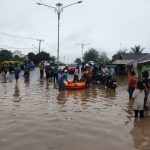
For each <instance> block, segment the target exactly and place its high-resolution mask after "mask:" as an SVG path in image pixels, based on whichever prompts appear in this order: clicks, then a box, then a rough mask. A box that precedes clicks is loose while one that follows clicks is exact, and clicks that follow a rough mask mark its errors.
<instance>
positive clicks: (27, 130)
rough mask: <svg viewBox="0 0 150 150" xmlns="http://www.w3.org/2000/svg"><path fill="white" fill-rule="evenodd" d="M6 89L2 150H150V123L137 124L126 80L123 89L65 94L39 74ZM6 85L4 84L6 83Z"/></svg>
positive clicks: (0, 106) (0, 116)
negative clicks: (43, 79)
mask: <svg viewBox="0 0 150 150" xmlns="http://www.w3.org/2000/svg"><path fill="white" fill-rule="evenodd" d="M22 74H23V73H21V75H20V79H19V83H18V85H16V84H15V80H14V79H13V78H14V77H13V75H8V76H7V83H0V94H1V96H0V150H110V149H114V150H138V149H141V150H148V149H150V117H145V118H144V119H141V120H134V117H133V108H132V106H133V102H129V100H128V93H127V85H126V82H127V79H126V77H120V78H118V82H119V87H118V88H117V89H116V92H114V91H111V90H110V91H106V90H105V89H104V87H103V86H100V85H91V86H90V88H89V89H82V90H73V91H71V90H70V91H69V90H68V91H63V92H59V91H58V89H57V88H54V86H53V84H52V83H50V84H49V85H48V84H47V83H46V81H44V82H40V81H39V70H34V71H31V78H30V81H29V82H24V78H23V75H22ZM1 81H2V79H1V80H0V82H1Z"/></svg>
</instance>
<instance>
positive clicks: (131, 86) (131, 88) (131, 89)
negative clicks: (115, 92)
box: [128, 76, 136, 99]
mask: <svg viewBox="0 0 150 150" xmlns="http://www.w3.org/2000/svg"><path fill="white" fill-rule="evenodd" d="M135 87H136V76H130V77H129V79H128V93H129V99H131V98H132V96H133V92H134V90H135Z"/></svg>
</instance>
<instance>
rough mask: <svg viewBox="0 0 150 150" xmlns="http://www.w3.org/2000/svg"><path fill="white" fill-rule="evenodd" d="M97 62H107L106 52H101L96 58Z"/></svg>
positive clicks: (108, 61)
mask: <svg viewBox="0 0 150 150" xmlns="http://www.w3.org/2000/svg"><path fill="white" fill-rule="evenodd" d="M98 63H99V64H109V63H110V60H109V58H108V57H107V54H106V53H105V52H101V53H100V55H99V58H98Z"/></svg>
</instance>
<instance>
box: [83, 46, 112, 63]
mask: <svg viewBox="0 0 150 150" xmlns="http://www.w3.org/2000/svg"><path fill="white" fill-rule="evenodd" d="M83 59H84V62H85V63H88V62H89V61H94V62H95V63H97V64H109V63H110V60H109V58H108V57H107V54H106V53H105V52H101V53H99V52H98V51H97V50H95V49H94V48H91V49H89V50H88V51H87V52H85V53H84V56H83Z"/></svg>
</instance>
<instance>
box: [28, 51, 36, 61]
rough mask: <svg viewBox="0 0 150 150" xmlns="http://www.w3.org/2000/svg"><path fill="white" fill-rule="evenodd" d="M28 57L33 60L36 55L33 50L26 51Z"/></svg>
mask: <svg viewBox="0 0 150 150" xmlns="http://www.w3.org/2000/svg"><path fill="white" fill-rule="evenodd" d="M28 58H29V59H30V60H31V61H33V62H35V59H36V55H35V54H34V53H33V52H29V53H28Z"/></svg>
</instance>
